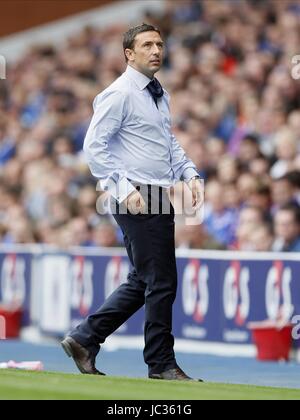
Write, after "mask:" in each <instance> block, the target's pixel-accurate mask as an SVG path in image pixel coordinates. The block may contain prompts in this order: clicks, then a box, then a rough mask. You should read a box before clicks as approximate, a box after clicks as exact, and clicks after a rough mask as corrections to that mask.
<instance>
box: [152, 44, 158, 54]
mask: <svg viewBox="0 0 300 420" xmlns="http://www.w3.org/2000/svg"><path fill="white" fill-rule="evenodd" d="M152 52H153V53H154V54H157V55H159V54H160V48H159V47H158V46H157V45H154V47H153V51H152Z"/></svg>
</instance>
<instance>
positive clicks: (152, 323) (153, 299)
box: [70, 186, 177, 374]
mask: <svg viewBox="0 0 300 420" xmlns="http://www.w3.org/2000/svg"><path fill="white" fill-rule="evenodd" d="M149 191H150V193H151V190H150V186H147V189H146V192H145V190H144V192H143V193H142V195H143V197H144V199H145V201H146V203H147V207H148V214H138V215H132V214H129V213H128V212H126V214H120V213H122V212H120V207H119V206H118V205H117V206H116V209H117V213H119V214H115V215H114V217H115V220H116V221H117V223H118V225H119V226H120V227H121V229H122V231H123V234H124V242H125V246H126V249H127V253H128V257H129V259H130V262H131V264H132V267H133V269H132V270H131V272H130V273H129V275H128V281H127V283H125V284H122V285H121V286H120V287H119V288H118V289H117V290H116V291H115V292H114V293H113V294H112V295H111V296H110V297H108V299H107V300H106V301H105V302H104V304H103V305H102V306H101V308H100V309H99V310H98V311H97V312H96V313H95V314H93V315H91V316H89V317H88V318H87V319H86V320H85V321H84V322H83V323H82V324H80V325H79V326H78V327H77V328H76V329H75V330H74V331H73V332H72V333H71V334H70V335H71V336H72V337H73V338H74V339H75V340H76V341H78V342H79V343H80V344H82V345H83V346H85V347H86V348H88V349H89V350H90V351H91V352H92V353H94V354H96V353H97V352H98V351H99V343H100V344H102V343H104V341H105V339H106V338H107V337H108V336H109V335H111V334H112V333H113V332H114V331H115V330H117V329H118V328H119V327H120V326H121V325H122V324H123V323H124V322H125V321H127V320H128V319H129V318H130V317H131V316H132V315H133V314H134V313H135V312H136V311H137V310H138V309H140V308H141V307H142V306H143V305H145V329H144V335H145V348H144V359H145V362H146V363H147V365H148V367H149V374H153V373H161V372H164V371H165V370H168V369H172V368H174V367H177V364H176V360H175V355H174V349H173V347H174V338H173V335H172V333H171V331H172V306H173V303H174V300H175V297H176V290H177V269H176V260H175V244H174V209H173V207H172V205H171V204H170V202H169V200H168V197H167V194H166V191H165V190H164V189H162V188H159V189H156V191H159V196H158V195H157V194H154V196H155V198H153V188H152V194H150V193H149ZM141 192H142V191H141ZM113 203H114V204H115V202H114V201H113ZM153 204H154V207H156V209H157V207H159V209H158V211H156V213H158V214H151V208H152V211H153ZM166 207H169V210H170V211H169V214H162V213H163V208H164V212H165V211H166ZM123 213H125V212H123Z"/></svg>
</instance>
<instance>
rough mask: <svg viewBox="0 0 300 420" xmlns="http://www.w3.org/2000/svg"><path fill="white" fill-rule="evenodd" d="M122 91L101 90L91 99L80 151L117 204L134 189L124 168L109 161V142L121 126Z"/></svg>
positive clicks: (123, 104) (124, 96)
mask: <svg viewBox="0 0 300 420" xmlns="http://www.w3.org/2000/svg"><path fill="white" fill-rule="evenodd" d="M125 100H126V94H125V92H120V91H104V92H103V93H102V94H100V95H98V96H97V97H96V99H95V101H94V115H93V118H92V121H91V123H90V126H89V129H88V131H87V134H86V137H85V141H84V146H83V150H84V152H85V155H86V158H87V163H88V165H89V168H90V170H91V173H92V174H93V176H94V177H96V178H97V179H99V181H100V185H101V188H102V189H103V190H105V191H108V192H109V193H110V194H111V195H112V196H113V197H114V198H115V199H116V200H117V201H118V202H119V203H121V202H122V201H124V200H125V198H126V197H128V195H129V194H130V193H131V192H133V191H135V187H134V186H133V185H132V184H131V183H130V182H129V181H128V179H127V178H126V176H125V172H124V170H122V169H121V162H120V167H117V165H116V163H115V162H114V161H113V159H112V157H111V154H110V150H109V141H110V140H111V139H112V137H113V136H114V135H115V134H116V133H117V132H118V130H119V129H120V127H121V125H122V121H123V118H124V112H125Z"/></svg>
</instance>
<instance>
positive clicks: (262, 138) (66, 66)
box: [0, 0, 300, 251]
mask: <svg viewBox="0 0 300 420" xmlns="http://www.w3.org/2000/svg"><path fill="white" fill-rule="evenodd" d="M299 15H300V6H299V3H298V2H296V1H292V0H286V1H276V0H270V1H264V2H259V1H255V0H248V1H247V0H241V1H239V2H236V1H222V2H213V1H208V0H204V1H201V2H200V1H197V0H194V1H186V2H172V1H166V2H165V10H164V12H163V13H155V12H152V11H147V12H145V16H144V18H143V19H142V20H144V21H147V22H149V23H152V24H155V25H157V26H158V27H160V28H161V29H162V32H163V34H164V38H165V40H166V56H165V60H164V66H163V69H162V71H161V72H160V75H159V78H160V80H161V82H162V83H163V84H164V86H165V87H166V89H167V90H168V91H169V92H170V93H171V96H172V115H173V128H174V132H175V134H176V136H177V138H178V140H179V141H180V142H181V144H182V146H183V147H184V148H185V150H186V153H187V155H189V156H190V157H191V158H192V159H193V161H194V162H195V163H196V164H197V167H198V170H199V174H200V175H201V176H202V177H203V178H204V179H205V181H206V192H207V194H206V208H205V220H204V224H203V225H202V226H200V227H199V228H198V229H191V227H189V226H185V225H184V224H181V223H180V219H179V220H178V223H177V232H176V243H177V246H178V247H179V248H196V249H230V250H242V251H272V250H274V251H300V221H299V204H300V146H299V145H300V143H299V142H300V99H299V98H300V83H299V80H295V79H293V77H292V66H293V64H292V57H293V56H295V55H297V53H299V45H300V42H299V41H300V35H299V33H300V19H299ZM126 29H127V25H124V24H117V25H111V26H109V27H106V28H102V27H101V26H94V27H92V26H89V27H86V28H85V29H84V30H82V31H80V32H78V33H77V34H76V35H72V36H70V37H69V38H68V39H67V40H65V42H64V43H60V44H55V45H54V44H44V45H39V46H32V47H31V48H30V49H29V50H28V51H27V52H26V54H25V55H24V56H23V57H21V58H19V59H18V60H17V61H16V62H14V63H11V64H10V66H9V71H8V72H7V74H8V78H7V80H6V81H5V83H4V81H0V110H1V113H0V242H1V243H2V244H24V243H26V244H27V243H41V244H52V245H59V246H61V247H64V248H68V247H69V246H74V245H75V246H76V245H78V246H87V247H88V246H91V245H96V246H110V247H114V246H119V245H120V241H121V239H120V238H121V235H120V232H118V231H117V229H116V227H115V226H114V225H113V224H111V221H110V218H107V217H105V216H100V215H99V214H97V212H96V201H97V198H98V195H99V193H97V192H96V190H95V184H96V183H95V180H94V179H92V177H91V176H90V173H89V170H88V168H87V165H86V163H85V159H84V156H83V153H82V144H83V139H84V135H85V132H86V129H87V127H88V124H89V120H90V117H91V115H92V107H91V104H92V102H93V99H94V97H95V96H96V95H97V94H98V93H99V92H100V91H101V90H103V89H104V88H105V87H106V86H108V85H109V84H110V83H111V82H112V81H113V80H114V79H115V78H116V77H118V75H120V74H121V73H122V72H123V71H124V68H125V63H124V58H123V53H122V49H121V42H120V39H121V36H122V33H123V32H125V30H126ZM285 230H289V231H291V232H292V235H290V236H288V235H285V233H284V231H285Z"/></svg>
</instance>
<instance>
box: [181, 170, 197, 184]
mask: <svg viewBox="0 0 300 420" xmlns="http://www.w3.org/2000/svg"><path fill="white" fill-rule="evenodd" d="M194 176H199V174H198V172H197V171H196V169H194V168H192V167H189V168H186V169H185V170H184V171H183V173H182V175H181V180H182V181H186V182H189V181H190V180H191V179H192V178H194Z"/></svg>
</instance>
